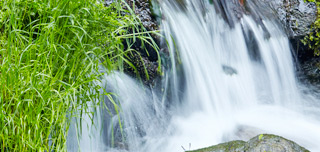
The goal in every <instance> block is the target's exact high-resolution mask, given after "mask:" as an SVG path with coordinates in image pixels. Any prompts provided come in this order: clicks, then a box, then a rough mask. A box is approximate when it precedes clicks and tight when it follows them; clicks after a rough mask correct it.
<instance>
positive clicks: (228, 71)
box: [68, 0, 320, 152]
mask: <svg viewBox="0 0 320 152" xmlns="http://www.w3.org/2000/svg"><path fill="white" fill-rule="evenodd" d="M225 1H228V2H223V3H222V5H221V6H220V7H222V8H223V7H227V6H228V3H232V2H231V1H232V0H230V2H229V0H225ZM225 3H227V4H225ZM180 5H181V4H179V5H178V4H175V3H174V2H173V1H172V0H167V1H162V3H161V10H162V14H163V16H164V19H163V21H162V27H163V29H164V35H165V36H166V38H167V40H168V43H169V46H170V57H171V59H170V65H171V66H170V67H171V68H170V69H168V70H167V71H166V72H165V75H164V76H163V79H162V80H161V84H158V85H156V86H155V87H152V88H153V89H150V88H149V87H144V86H143V85H142V84H140V83H139V82H137V81H135V80H134V79H132V78H130V77H129V76H126V75H125V74H121V73H114V74H112V75H109V76H106V77H105V78H103V83H102V84H103V85H106V88H108V90H107V91H110V92H114V93H115V94H116V96H114V97H116V99H117V101H116V102H119V103H121V108H122V110H121V111H120V113H121V114H120V116H121V121H122V123H121V126H120V125H119V123H118V122H119V121H118V120H119V119H118V117H117V115H116V113H117V112H116V111H115V110H112V109H111V110H110V113H112V114H113V116H110V114H109V113H108V112H107V111H106V110H105V111H98V112H97V113H98V115H97V117H95V119H96V120H95V121H96V127H93V126H90V125H89V127H86V126H88V125H87V124H85V125H83V126H84V127H83V132H82V133H83V134H82V138H81V139H80V140H79V141H77V140H75V139H69V140H68V142H69V144H68V150H69V151H76V150H77V149H78V146H75V145H78V144H76V143H79V144H80V149H81V150H82V151H90V150H91V151H130V152H179V151H181V152H182V151H184V149H186V150H189V149H191V150H192V149H198V148H203V147H207V146H211V145H215V144H219V143H222V142H226V141H231V140H238V139H240V140H248V139H250V138H252V137H253V136H256V135H257V134H259V133H271V134H276V135H280V136H283V137H285V138H288V139H290V140H293V141H295V142H297V143H298V144H300V145H301V146H304V147H306V148H307V149H309V150H311V151H320V144H319V143H320V102H319V99H318V98H316V95H314V94H312V93H310V91H308V87H306V86H304V85H302V84H299V82H298V81H297V76H296V74H295V69H294V62H293V59H292V58H293V57H292V54H291V51H290V45H289V42H288V38H287V37H286V36H285V34H284V33H283V32H282V30H281V28H280V26H278V24H277V22H276V21H274V20H273V19H270V18H267V17H265V18H264V17H255V18H252V17H250V16H246V15H243V16H242V17H241V18H240V19H238V18H237V17H236V16H235V17H233V16H232V13H230V12H229V13H225V14H224V17H221V16H223V15H221V14H223V13H221V12H222V11H221V10H224V11H225V10H228V9H226V8H224V9H221V8H220V13H217V10H218V9H219V8H218V7H217V6H216V7H214V6H213V5H216V4H210V3H209V1H206V0H187V1H186V3H185V4H184V6H180ZM260 13H263V12H260ZM257 14H259V13H257ZM257 16H258V15H257ZM257 18H258V19H257ZM230 21H232V22H233V23H230ZM231 24H232V25H231ZM230 25H231V26H230ZM172 38H173V39H174V41H173V39H172ZM180 63H181V64H180ZM105 102H106V104H107V106H110V107H112V104H111V103H110V101H109V100H108V98H106V99H105ZM87 120H88V121H89V118H88V119H87ZM89 124H90V123H89ZM120 128H122V131H123V133H121V132H122V131H121V129H120ZM72 130H73V131H72ZM70 134H71V136H72V135H73V137H74V136H75V134H76V133H75V129H71V131H70ZM121 134H123V136H122V135H121ZM111 147H114V148H111Z"/></svg>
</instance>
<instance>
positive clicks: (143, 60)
mask: <svg viewBox="0 0 320 152" xmlns="http://www.w3.org/2000/svg"><path fill="white" fill-rule="evenodd" d="M125 1H126V3H127V4H128V5H129V6H130V7H131V9H132V10H134V13H135V14H136V15H137V16H138V17H139V19H140V21H141V23H142V25H143V27H142V26H141V27H140V28H141V29H142V28H145V29H146V30H147V31H155V30H158V29H159V23H158V22H157V20H156V19H157V16H155V15H153V11H152V9H154V8H153V6H152V3H151V1H152V0H125ZM112 2H114V0H105V4H106V5H110V4H111V3H112ZM141 31H143V30H141ZM131 32H132V33H133V31H131ZM135 32H138V31H135ZM150 36H151V37H152V38H153V41H154V42H155V43H154V44H156V45H158V46H160V37H159V36H157V35H153V34H150ZM123 44H124V49H125V50H126V49H128V48H129V47H130V48H131V49H134V50H136V51H137V52H132V53H130V54H129V55H128V57H129V61H130V62H131V64H132V65H133V66H134V67H135V68H133V67H132V65H129V64H125V65H124V70H125V72H126V73H128V74H129V75H132V76H134V77H136V76H138V77H140V78H141V79H142V81H143V82H144V83H146V84H150V83H151V82H152V80H154V79H155V77H157V76H158V75H159V72H158V62H157V61H158V60H159V58H158V56H159V55H158V53H159V52H157V51H155V49H154V47H153V46H152V45H150V44H148V43H146V42H143V41H141V40H140V39H127V40H126V42H123ZM147 75H148V76H147Z"/></svg>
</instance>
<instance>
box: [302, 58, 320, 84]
mask: <svg viewBox="0 0 320 152" xmlns="http://www.w3.org/2000/svg"><path fill="white" fill-rule="evenodd" d="M298 74H299V79H300V80H301V81H303V82H305V83H307V84H308V83H309V84H312V85H313V86H316V87H317V88H320V58H312V59H309V60H307V61H305V62H303V63H301V65H300V68H299V73H298Z"/></svg>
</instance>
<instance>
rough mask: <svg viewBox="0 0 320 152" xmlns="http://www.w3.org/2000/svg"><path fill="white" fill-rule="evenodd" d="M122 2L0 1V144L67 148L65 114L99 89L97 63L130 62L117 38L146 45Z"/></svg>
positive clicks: (81, 109) (74, 112) (81, 108)
mask: <svg viewBox="0 0 320 152" xmlns="http://www.w3.org/2000/svg"><path fill="white" fill-rule="evenodd" d="M123 5H126V4H125V3H120V2H116V3H113V4H112V5H110V6H108V7H105V6H104V5H103V4H102V3H99V2H97V1H96V0H85V1H79V0H23V1H21V0H1V1H0V151H19V152H20V151H66V137H67V134H68V128H69V124H70V120H71V118H72V117H80V116H81V114H80V113H85V112H86V110H87V109H88V104H87V103H88V102H92V103H95V101H96V99H98V98H99V96H100V95H99V94H98V92H99V91H98V90H99V89H100V88H99V86H97V85H95V82H97V81H99V76H100V75H102V74H103V73H98V72H97V71H98V68H99V66H102V65H103V66H104V67H106V69H107V70H108V71H107V72H110V71H112V70H122V69H123V64H124V63H127V64H128V65H130V66H132V64H131V63H130V62H129V61H128V58H127V54H128V53H130V52H131V51H134V50H132V49H130V47H129V48H128V49H126V50H124V47H123V43H128V44H127V45H128V46H130V45H131V44H132V43H134V41H135V39H139V38H140V39H141V40H142V41H144V42H145V43H150V44H153V41H152V38H150V37H149V36H147V35H146V33H147V32H145V31H141V26H140V22H139V20H138V18H137V17H136V16H135V15H133V14H134V13H133V12H132V10H130V9H129V10H123V8H124V6H123ZM127 8H129V7H127ZM129 32H130V33H129ZM132 67H133V66H132ZM133 68H134V67H133ZM91 115H92V114H91Z"/></svg>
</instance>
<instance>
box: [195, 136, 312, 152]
mask: <svg viewBox="0 0 320 152" xmlns="http://www.w3.org/2000/svg"><path fill="white" fill-rule="evenodd" d="M225 151H228V152H265V151H272V152H309V151H308V150H307V149H305V148H303V147H301V146H299V145H298V144H296V143H295V142H293V141H290V140H288V139H285V138H283V137H280V136H276V135H270V134H261V135H258V136H256V137H254V138H252V139H250V140H249V141H248V142H245V141H231V142H227V143H223V144H219V145H216V146H212V147H208V148H204V149H199V150H195V151H189V152H225Z"/></svg>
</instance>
